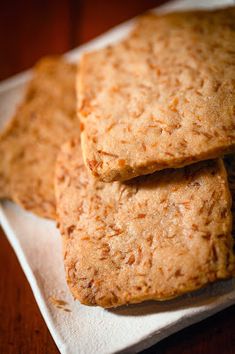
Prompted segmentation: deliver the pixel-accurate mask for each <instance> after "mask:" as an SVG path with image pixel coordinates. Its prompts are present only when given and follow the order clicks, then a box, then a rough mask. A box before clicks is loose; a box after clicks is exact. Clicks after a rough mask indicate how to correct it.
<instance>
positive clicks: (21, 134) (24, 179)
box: [0, 57, 79, 219]
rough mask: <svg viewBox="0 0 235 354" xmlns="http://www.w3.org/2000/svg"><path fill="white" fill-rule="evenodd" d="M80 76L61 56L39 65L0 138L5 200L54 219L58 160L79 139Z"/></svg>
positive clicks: (1, 188) (1, 192) (0, 189)
mask: <svg viewBox="0 0 235 354" xmlns="http://www.w3.org/2000/svg"><path fill="white" fill-rule="evenodd" d="M75 72H76V66H75V65H74V64H70V63H67V62H65V60H64V59H62V58H59V57H58V58H44V59H42V60H41V61H40V62H39V63H38V64H36V66H35V68H34V72H33V78H32V80H31V81H30V83H29V85H28V87H27V90H26V94H25V98H24V100H23V102H22V103H21V104H20V105H19V107H18V108H17V110H16V113H15V115H14V117H13V118H12V120H11V121H10V122H9V123H8V125H7V127H6V128H5V130H4V131H3V132H2V133H1V135H0V156H1V159H0V197H1V198H4V197H5V198H10V199H12V200H14V201H15V202H16V203H18V204H20V205H21V206H22V207H23V208H25V209H27V210H29V211H32V212H34V213H36V214H38V215H40V216H43V217H47V218H52V219H54V218H55V200H54V184H53V182H54V166H55V160H56V156H57V153H58V151H59V148H60V146H61V144H62V143H64V142H65V141H67V140H68V139H71V138H72V137H75V136H76V137H77V136H79V121H78V118H77V116H76V98H75Z"/></svg>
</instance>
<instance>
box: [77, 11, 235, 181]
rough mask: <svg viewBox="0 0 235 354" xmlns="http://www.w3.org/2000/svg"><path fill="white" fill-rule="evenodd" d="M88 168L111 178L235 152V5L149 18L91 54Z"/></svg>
mask: <svg viewBox="0 0 235 354" xmlns="http://www.w3.org/2000/svg"><path fill="white" fill-rule="evenodd" d="M77 86H78V93H79V115H80V118H81V121H82V129H83V132H82V149H83V155H84V158H85V163H86V165H87V166H88V168H90V170H91V171H92V172H93V174H94V175H95V176H96V177H98V178H99V179H100V180H103V181H113V180H127V179H130V178H132V177H135V176H138V175H143V174H148V173H152V172H154V171H157V170H161V169H165V168H169V167H180V166H184V165H189V164H191V163H192V162H195V161H200V160H206V159H209V158H214V157H218V156H220V155H223V154H224V153H227V152H229V151H232V150H234V149H235V7H232V8H228V9H225V10H217V11H212V12H209V11H208V12H206V11H205V12H188V13H175V14H168V15H164V16H157V15H151V14H150V15H146V16H144V17H142V18H140V19H139V20H138V21H137V24H136V26H135V28H134V30H133V32H132V33H131V34H130V36H129V37H128V38H127V39H126V40H124V41H122V42H121V43H118V44H115V45H113V46H109V47H107V48H104V49H101V50H99V51H95V52H91V53H88V54H85V55H84V56H83V58H82V61H81V71H80V75H79V77H78V84H77Z"/></svg>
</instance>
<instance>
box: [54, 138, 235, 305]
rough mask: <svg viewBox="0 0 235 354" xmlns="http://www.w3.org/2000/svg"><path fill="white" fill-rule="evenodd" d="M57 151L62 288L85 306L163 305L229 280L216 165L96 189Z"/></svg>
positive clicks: (74, 158) (72, 149)
mask: <svg viewBox="0 0 235 354" xmlns="http://www.w3.org/2000/svg"><path fill="white" fill-rule="evenodd" d="M79 145H80V144H79V143H77V142H74V141H73V142H71V143H69V144H66V145H64V146H63V149H62V151H61V153H60V154H59V157H58V161H57V166H56V182H55V192H56V203H57V213H58V221H59V225H60V230H61V233H62V235H63V248H64V262H65V270H66V276H67V282H68V285H69V287H70V290H71V292H72V294H73V296H74V297H75V298H76V299H79V300H80V302H81V303H83V304H86V305H99V306H102V307H113V306H119V305H124V304H129V303H137V302H141V301H144V300H150V299H154V300H165V299H170V298H173V297H175V296H178V295H181V294H183V293H185V292H188V291H192V290H195V289H198V288H200V287H202V286H204V285H206V284H208V283H210V282H213V281H216V280H217V279H223V278H227V277H230V276H232V275H233V274H234V269H235V259H234V254H233V239H232V236H231V224H232V218H231V210H230V208H231V197H230V193H229V189H228V183H227V175H226V171H225V168H224V165H223V161H222V160H212V161H206V162H200V163H198V164H194V165H192V166H188V167H185V168H182V169H177V170H164V171H161V172H158V173H155V174H152V175H148V176H142V177H138V178H136V179H134V180H132V181H129V182H126V183H120V182H113V183H103V182H99V181H98V180H97V179H95V178H93V177H92V176H90V175H89V174H88V172H87V169H86V168H85V167H84V164H83V161H82V158H81V152H80V148H79Z"/></svg>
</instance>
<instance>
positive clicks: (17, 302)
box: [0, 0, 235, 354]
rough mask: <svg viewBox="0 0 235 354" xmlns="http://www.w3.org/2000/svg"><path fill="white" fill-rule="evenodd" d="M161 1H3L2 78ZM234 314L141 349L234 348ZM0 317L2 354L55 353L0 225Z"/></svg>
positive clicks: (205, 351) (229, 353)
mask: <svg viewBox="0 0 235 354" xmlns="http://www.w3.org/2000/svg"><path fill="white" fill-rule="evenodd" d="M161 2H164V1H159V0H125V1H120V0H109V1H108V0H107V1H102V0H97V1H96V0H86V1H79V0H70V1H69V0H68V1H66V0H60V1H58V0H57V1H56V0H50V1H42V0H41V1H36V0H35V1H33V0H31V1H30V0H28V1H26V0H25V1H23V0H22V1H21V0H16V1H14V0H9V1H2V2H1V3H0V53H1V54H0V79H3V78H6V77H8V76H10V75H12V74H15V73H16V72H19V71H21V70H23V69H26V68H28V67H30V66H32V65H33V64H34V62H35V61H36V60H37V59H39V58H40V57H41V56H43V55H46V54H61V53H63V52H66V51H67V50H69V49H71V48H74V47H76V46H78V45H79V44H81V43H84V42H86V41H88V40H89V39H91V38H93V37H95V36H97V35H98V34H100V33H102V32H104V31H105V30H107V29H108V28H110V27H112V26H114V25H116V24H118V23H120V22H122V21H125V20H127V19H129V18H131V17H133V16H135V15H137V14H139V13H141V12H143V11H145V10H147V9H149V8H151V7H154V6H157V5H158V4H160V3H161ZM0 158H1V157H0ZM234 318H235V306H233V307H230V308H228V309H227V310H224V311H222V312H220V313H219V314H217V315H215V316H213V317H211V318H209V319H208V320H205V321H203V322H200V323H199V324H196V325H194V326H191V327H189V328H187V329H185V330H182V331H181V332H179V333H177V334H174V335H172V336H171V337H169V338H167V339H165V340H163V341H161V342H160V343H158V344H157V345H155V346H153V347H152V348H150V349H148V350H146V351H145V353H146V354H147V353H159V354H161V353H162V354H163V353H164V354H178V353H179V354H184V353H185V354H187V353H190V354H210V353H213V354H216V353H218V354H223V353H226V354H234V353H235V325H234ZM0 319H1V321H0V353H1V354H8V353H12V354H13V353H14V354H16V353H17V354H18V353H21V354H26V353H27V354H28V353H34V354H37V353H38V354H44V353H45V354H53V353H58V349H57V348H56V345H55V344H54V342H53V339H52V338H51V335H50V333H49V331H48V329H47V327H46V325H45V323H44V321H43V319H42V316H41V314H40V312H39V310H38V307H37V305H36V302H35V300H34V297H33V294H32V291H31V289H30V287H29V285H28V283H27V280H26V278H25V276H24V274H23V272H22V270H21V268H20V265H19V263H18V261H17V259H16V257H15V254H14V252H13V250H12V249H11V247H10V245H9V243H8V242H7V240H6V237H5V235H4V233H3V231H2V230H1V229H0ZM81 354H82V353H81ZM91 354H93V353H91ZM97 354H98V353H97Z"/></svg>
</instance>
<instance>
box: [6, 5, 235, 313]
mask: <svg viewBox="0 0 235 354" xmlns="http://www.w3.org/2000/svg"><path fill="white" fill-rule="evenodd" d="M76 81H77V101H78V102H77V105H78V116H79V119H78V118H77V117H75V114H74V112H75V108H74V107H75V104H76V102H75V101H76V100H75V95H74V85H75V74H74V66H73V65H72V64H68V63H65V62H63V60H62V59H53V60H52V59H47V60H46V61H45V62H44V61H43V62H42V63H41V64H39V65H38V66H37V67H36V69H35V75H34V78H33V80H32V82H31V83H30V84H29V87H28V91H27V94H26V98H25V100H24V102H23V103H22V105H21V107H19V109H18V111H17V113H16V115H15V117H14V118H13V121H12V122H11V123H10V125H9V126H8V127H7V128H6V130H5V132H3V133H2V136H1V137H0V150H1V151H2V154H3V156H4V157H3V159H2V161H1V162H0V193H1V196H2V197H8V198H11V199H12V200H14V201H16V202H18V203H19V204H20V205H22V206H23V207H25V208H27V209H28V210H31V211H33V212H36V213H37V214H39V215H43V216H46V217H49V218H56V219H57V221H58V225H59V227H60V230H61V234H62V238H63V249H64V263H65V271H66V277H67V282H68V285H69V287H70V290H71V292H72V294H73V296H74V297H75V298H76V299H79V300H80V302H81V303H83V304H86V305H99V306H102V307H114V306H120V305H125V304H130V303H138V302H141V301H145V300H166V299H171V298H174V297H176V296H179V295H181V294H183V293H186V292H189V291H193V290H196V289H199V288H201V287H203V286H205V285H207V284H208V283H211V282H214V281H216V280H219V279H225V278H229V277H232V276H234V275H235V254H234V250H233V244H234V241H233V237H232V198H231V193H230V189H231V190H232V193H233V194H234V191H235V181H234V176H235V167H234V166H235V162H234V158H233V156H232V155H230V156H229V157H226V168H225V164H224V161H223V159H222V158H223V156H224V155H226V154H230V153H233V152H234V151H235V8H234V7H232V8H228V9H224V10H217V11H212V12H208V11H205V12H186V13H175V14H167V15H163V16H157V15H154V14H148V15H145V16H142V17H141V18H140V19H138V20H137V22H136V25H135V28H134V29H133V31H132V32H131V33H130V34H129V36H128V37H127V38H126V39H124V40H123V41H122V42H120V43H117V44H114V45H112V46H109V47H107V48H104V49H101V50H99V51H96V52H91V53H87V54H85V55H84V56H83V57H82V59H81V61H80V63H79V72H78V74H77V79H76ZM79 120H80V130H81V143H80V136H79V128H78V124H79ZM63 142H66V143H65V144H63V146H62V147H61V144H62V143H63ZM60 147H61V151H60V153H58V152H59V150H60ZM56 160H57V162H56ZM54 171H55V172H54ZM227 172H228V173H229V179H228V176H227ZM54 174H55V177H54ZM53 180H54V187H53ZM228 180H229V181H228ZM229 182H230V185H229ZM54 188H55V189H54Z"/></svg>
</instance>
